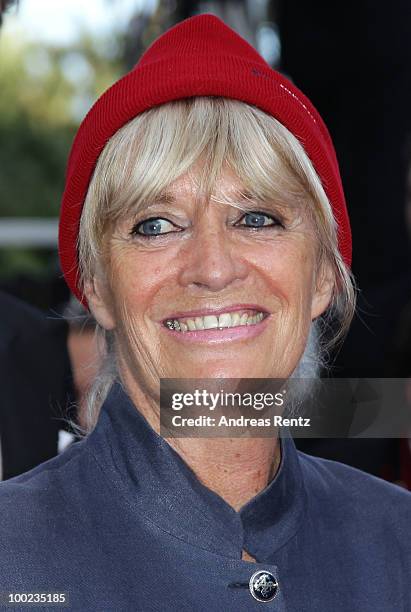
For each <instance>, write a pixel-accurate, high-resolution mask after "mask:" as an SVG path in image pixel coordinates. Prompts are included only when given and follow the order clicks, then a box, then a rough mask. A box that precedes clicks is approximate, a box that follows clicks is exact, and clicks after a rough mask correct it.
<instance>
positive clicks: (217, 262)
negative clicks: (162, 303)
mask: <svg viewBox="0 0 411 612" xmlns="http://www.w3.org/2000/svg"><path fill="white" fill-rule="evenodd" d="M201 225H202V226H201V227H198V228H197V230H196V232H195V234H194V236H193V238H192V240H190V245H189V247H188V248H187V250H186V251H185V253H184V265H183V268H182V271H181V274H180V283H181V284H182V285H184V286H185V287H188V286H190V285H192V286H197V287H201V288H203V289H207V290H209V291H214V292H215V291H221V290H223V289H224V288H226V287H228V286H229V285H230V284H231V283H233V282H234V281H236V280H244V279H245V278H246V277H247V274H248V265H247V262H246V261H245V260H244V258H243V257H241V253H239V250H238V248H236V246H235V244H234V243H233V240H230V237H229V236H228V235H227V232H226V230H225V228H224V227H223V226H220V225H219V226H216V224H214V226H213V227H210V226H209V225H208V226H207V227H204V225H205V224H201Z"/></svg>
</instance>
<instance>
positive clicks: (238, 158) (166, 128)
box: [79, 97, 333, 281]
mask: <svg viewBox="0 0 411 612" xmlns="http://www.w3.org/2000/svg"><path fill="white" fill-rule="evenodd" d="M301 158H305V159H306V161H307V162H308V166H309V165H310V162H309V160H308V158H307V157H306V155H305V153H304V150H303V148H302V146H301V144H300V143H299V142H298V141H297V139H296V138H295V137H294V136H293V135H292V134H291V133H290V132H289V131H288V130H287V129H286V128H285V127H284V126H283V125H282V124H280V123H279V122H278V121H277V120H276V119H274V118H273V117H270V116H268V115H267V114H266V113H264V112H263V111H261V110H259V109H257V108H255V107H252V106H250V105H248V104H245V103H244V102H240V101H238V100H232V99H228V98H221V97H194V98H187V99H183V100H176V101H173V102H169V103H167V104H164V105H161V106H158V107H154V108H151V109H149V110H147V111H145V112H144V113H142V114H140V115H138V116H137V117H135V118H134V119H133V120H131V121H130V122H129V123H127V124H126V125H125V126H123V127H122V128H121V129H120V130H119V131H118V132H117V133H116V134H114V136H113V137H112V138H111V139H110V141H109V142H108V143H107V145H106V146H105V148H104V150H103V151H102V153H101V155H100V157H99V159H98V162H97V164H96V168H95V170H94V174H93V178H92V180H91V182H90V186H89V189H88V193H87V197H86V200H85V204H84V208H83V213H82V218H81V224H80V237H79V258H80V270H81V276H82V280H83V281H84V280H85V279H86V278H90V275H91V274H92V272H93V262H94V261H95V259H96V258H98V257H99V255H101V247H102V238H103V235H104V234H105V233H106V230H107V228H108V227H109V226H110V225H111V224H112V223H115V222H116V221H117V220H118V219H119V218H121V217H123V216H127V215H130V214H134V213H137V212H139V211H140V210H142V209H143V208H144V205H145V204H146V203H148V202H150V201H153V200H155V199H156V198H158V197H159V196H160V195H161V194H162V192H164V191H165V190H166V189H167V187H168V186H169V185H170V184H171V183H172V182H173V181H175V180H176V179H177V178H178V177H180V176H181V175H182V174H184V173H186V172H189V171H190V170H191V169H192V167H193V166H194V165H195V164H198V166H199V168H200V170H199V174H198V175H197V176H196V178H195V179H194V178H193V180H195V181H196V197H197V199H202V200H207V199H210V198H211V199H214V200H217V198H216V197H215V196H213V195H212V194H213V192H214V187H215V183H216V181H217V179H218V177H219V176H220V174H221V172H222V170H223V166H225V165H227V166H228V167H229V168H230V169H231V170H232V171H233V172H234V173H235V174H236V175H237V176H238V177H239V178H240V180H241V186H242V189H241V190H240V194H241V193H243V195H244V198H245V199H247V194H249V193H251V194H252V195H253V197H255V198H257V199H258V200H259V201H262V202H269V203H274V204H275V205H276V207H281V206H286V207H295V206H301V205H303V204H307V203H308V200H312V202H315V199H316V198H315V194H313V189H312V184H311V181H310V180H309V173H310V171H311V172H312V173H313V174H314V175H315V171H314V169H311V168H309V167H307V168H304V167H302V163H301ZM303 165H304V164H303ZM315 176H316V175H315ZM317 180H318V179H317ZM318 182H319V181H318ZM321 189H322V188H321ZM323 198H324V201H325V205H326V206H328V207H329V204H328V200H327V198H326V196H325V194H324V195H323ZM217 201H219V202H221V201H224V202H226V203H228V204H234V205H235V200H233V199H232V198H230V197H227V198H224V199H223V200H221V199H218V200H217ZM328 217H329V219H331V222H333V217H332V212H331V209H330V210H329V214H328Z"/></svg>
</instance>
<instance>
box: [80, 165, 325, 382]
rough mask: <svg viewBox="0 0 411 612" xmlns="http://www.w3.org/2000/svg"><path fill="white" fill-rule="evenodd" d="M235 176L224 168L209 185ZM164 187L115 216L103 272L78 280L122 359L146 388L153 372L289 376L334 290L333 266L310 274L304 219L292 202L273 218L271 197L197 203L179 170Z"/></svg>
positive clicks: (310, 237) (310, 238)
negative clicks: (128, 214) (139, 207)
mask: <svg viewBox="0 0 411 612" xmlns="http://www.w3.org/2000/svg"><path fill="white" fill-rule="evenodd" d="M241 187H242V186H241V184H240V182H239V179H238V178H237V177H236V176H235V175H233V174H232V172H231V171H229V170H228V169H227V170H226V171H225V172H224V174H223V175H222V177H221V179H220V180H219V181H218V183H217V187H216V190H215V193H214V195H215V196H216V197H217V198H224V197H226V196H227V195H228V194H230V195H232V196H234V195H235V194H237V192H238V191H239V190H240V189H241ZM167 193H168V195H167V197H164V198H162V201H156V202H154V203H153V204H151V205H150V206H148V207H146V209H145V210H144V212H143V213H141V214H138V216H137V217H134V218H128V219H124V220H122V221H121V222H119V223H118V225H117V227H116V228H115V229H114V232H113V234H112V236H111V239H110V240H109V243H108V270H109V273H108V275H107V276H108V278H107V282H106V283H105V282H103V281H102V280H101V279H100V278H98V277H97V278H96V279H95V281H94V283H93V284H90V285H88V287H87V288H86V293H87V295H88V299H89V304H90V306H91V309H92V310H93V312H94V314H95V316H96V318H97V320H98V321H99V322H100V323H101V324H102V325H103V326H104V327H106V328H107V329H114V330H115V332H116V339H117V350H118V353H119V357H120V364H121V367H122V368H123V369H125V370H126V372H127V374H128V376H132V377H133V380H134V382H136V383H137V384H139V385H140V387H142V386H144V387H146V388H147V386H148V387H150V388H152V387H153V385H155V384H156V385H157V386H158V379H159V378H160V377H167V378H215V377H219V378H221V377H222V378H285V377H288V376H289V375H290V374H291V373H292V371H293V370H294V369H295V367H296V366H297V364H298V361H299V360H300V357H301V355H302V353H303V351H304V348H305V345H306V341H307V337H308V333H309V328H310V324H311V321H312V319H314V318H315V317H317V316H319V315H320V314H321V313H322V312H323V311H324V310H325V309H326V307H327V306H328V303H329V300H330V296H331V291H332V279H331V278H330V274H328V275H327V274H323V275H321V277H322V278H323V280H322V281H321V282H319V278H318V275H317V269H316V248H315V245H316V241H315V238H314V232H313V227H312V225H310V222H309V221H308V219H307V218H305V217H304V215H303V213H302V212H301V210H297V209H296V210H288V211H286V212H285V213H284V212H283V213H282V217H280V215H279V213H278V210H276V207H275V203H273V204H272V206H267V205H266V204H265V205H262V204H261V203H259V202H258V201H255V202H254V203H250V202H247V201H240V199H238V202H239V203H241V205H242V206H243V207H244V208H245V207H246V208H247V211H248V212H246V213H245V212H244V211H243V210H239V209H237V208H235V207H233V206H230V205H227V204H221V203H217V202H215V201H209V202H203V201H202V202H201V203H199V204H196V203H195V187H194V183H193V182H192V179H191V178H190V176H189V175H188V174H186V175H183V176H181V177H180V178H179V179H178V180H176V181H175V182H174V183H173V184H171V185H170V187H169V189H168V190H167ZM236 201H237V200H236ZM147 219H150V221H147ZM256 228H258V229H256ZM220 327H221V328H222V329H220ZM203 328H204V329H203Z"/></svg>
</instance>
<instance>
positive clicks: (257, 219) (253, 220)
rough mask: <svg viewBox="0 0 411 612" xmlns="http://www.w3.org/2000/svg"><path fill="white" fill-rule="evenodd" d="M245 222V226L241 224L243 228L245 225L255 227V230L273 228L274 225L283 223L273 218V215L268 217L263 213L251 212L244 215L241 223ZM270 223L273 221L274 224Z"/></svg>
mask: <svg viewBox="0 0 411 612" xmlns="http://www.w3.org/2000/svg"><path fill="white" fill-rule="evenodd" d="M243 220H244V221H245V222H246V223H245V224H243V223H242V224H241V225H242V226H243V227H244V225H245V227H254V228H260V227H267V226H268V227H272V226H274V225H281V223H280V222H279V221H278V220H277V219H275V218H274V217H272V216H271V215H268V214H266V213H263V212H249V213H246V214H245V215H243V216H242V217H241V219H240V221H243ZM267 220H268V221H272V223H269V222H268V223H267Z"/></svg>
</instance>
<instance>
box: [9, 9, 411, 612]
mask: <svg viewBox="0 0 411 612" xmlns="http://www.w3.org/2000/svg"><path fill="white" fill-rule="evenodd" d="M60 255H61V261H62V266H63V271H64V274H65V277H66V279H67V281H68V283H69V285H70V287H71V288H72V290H73V292H74V293H75V294H76V295H77V296H78V297H79V298H80V299H81V300H82V301H83V303H85V304H88V306H89V308H90V310H91V312H92V313H93V315H94V316H95V318H96V320H97V322H98V325H99V328H100V329H101V330H103V333H104V334H105V335H106V339H107V347H108V348H107V355H106V358H105V364H104V367H103V369H102V372H101V375H100V377H99V378H98V380H97V381H96V385H95V387H94V390H93V392H92V393H91V395H90V398H89V404H88V412H87V414H88V417H87V430H88V431H89V433H88V435H87V436H86V437H85V439H84V440H83V441H82V442H80V443H78V444H76V445H75V446H74V447H73V448H70V449H69V450H67V451H66V452H65V453H64V454H63V455H62V456H60V457H58V458H56V459H53V460H51V461H49V462H47V463H45V464H43V465H42V466H39V467H38V468H37V469H35V470H33V471H31V472H29V473H27V474H25V475H23V476H21V477H19V478H16V479H13V480H11V481H9V482H8V483H4V484H3V485H2V486H1V487H0V491H1V494H0V500H1V510H2V512H1V516H2V519H1V539H0V542H1V547H2V548H1V550H2V553H1V557H0V558H1V562H0V568H1V575H2V590H3V592H5V591H6V590H7V592H10V593H15V592H21V591H23V590H24V591H25V592H26V593H27V592H35V593H39V592H43V593H47V592H48V593H50V592H52V593H54V594H56V593H57V594H59V593H60V594H63V595H62V597H65V598H68V601H69V605H71V607H72V609H74V610H99V611H100V610H113V611H114V610H115V611H117V610H138V611H144V612H146V611H149V610H161V611H163V610H187V611H196V610H200V611H209V610H221V611H226V610H232V611H235V612H238V611H240V610H247V611H250V610H258V609H260V607H261V606H262V605H265V606H266V607H267V609H272V610H285V609H287V610H296V611H298V612H300V611H305V610H309V611H311V610H312V611H314V610H315V611H319V610H320V611H326V612H330V611H331V610H332V611H334V610H345V611H348V610H349V611H350V612H351V611H353V610H358V611H361V612H364V611H367V610H369V611H371V610H372V611H373V612H374V611H375V610H381V611H382V610H384V611H387V610H393V611H394V610H395V611H397V610H410V609H411V600H410V587H409V577H410V574H409V569H410V568H409V563H410V546H409V537H408V536H409V529H408V522H409V518H410V510H411V502H410V496H409V494H408V493H407V492H405V491H402V490H400V489H399V488H396V487H394V486H393V485H389V484H387V483H384V482H382V481H379V480H378V479H375V478H372V477H370V476H367V475H365V474H363V473H361V472H358V471H356V470H353V469H351V468H348V467H346V466H343V465H340V464H337V463H333V462H328V461H324V460H321V459H317V458H312V457H309V456H306V455H303V454H302V453H298V452H297V451H296V448H295V446H294V443H293V442H292V440H291V439H287V438H284V439H281V441H280V440H278V439H277V437H265V438H254V437H243V438H240V437H239V438H235V437H231V438H228V439H218V438H205V439H204V438H193V437H191V438H184V437H181V438H168V439H167V440H165V439H164V438H163V437H162V436H161V435H159V431H160V425H159V408H158V405H159V386H160V385H159V382H160V379H163V378H174V379H184V378H190V379H216V378H217V379H221V380H223V379H233V378H235V379H249V378H288V377H290V376H295V375H296V372H300V371H301V368H304V367H305V365H306V364H310V363H312V362H313V352H312V343H313V341H314V344H315V338H319V339H320V340H323V338H324V333H325V332H326V331H328V330H329V329H330V326H331V323H332V322H333V324H334V327H333V336H332V337H328V342H330V341H332V340H334V341H335V340H336V339H338V338H339V337H341V336H342V335H343V333H344V331H345V330H346V328H347V326H348V324H349V321H350V318H351V315H352V310H353V302H354V298H353V286H352V281H351V277H350V272H349V265H350V258H351V239H350V228H349V222H348V217H347V212H346V208H345V202H344V195H343V191H342V187H341V181H340V177H339V172H338V165H337V162H336V158H335V153H334V149H333V146H332V143H331V140H330V137H329V135H328V132H327V130H326V128H325V126H324V124H323V122H322V120H321V118H320V117H319V115H318V113H317V112H316V111H315V109H314V108H313V106H312V105H311V103H310V102H309V101H308V100H307V98H305V97H304V96H303V94H301V92H300V91H299V90H298V89H297V88H295V87H294V86H293V85H292V84H291V83H289V82H288V81H287V80H286V79H284V78H283V77H281V76H280V75H278V74H277V73H276V72H274V71H273V70H271V69H270V67H269V66H268V65H267V64H266V63H265V62H264V60H262V58H261V57H260V56H259V55H258V54H257V53H256V52H255V51H254V50H253V49H252V48H251V47H250V46H249V45H248V44H247V43H246V42H245V41H244V40H242V39H241V38H240V37H239V36H238V35H237V34H236V33H235V32H233V31H232V30H231V29H230V28H228V27H227V26H226V25H225V24H224V23H223V22H222V21H220V20H219V19H218V18H216V17H214V16H212V15H200V16H197V17H194V18H191V19H188V20H186V21H184V22H182V23H180V24H178V25H177V26H175V27H174V28H172V29H171V30H169V31H168V32H166V33H165V34H164V35H162V36H161V37H160V38H159V39H158V40H156V41H155V43H154V44H153V45H152V46H151V47H150V49H149V50H148V51H147V52H146V53H145V54H144V56H143V57H142V58H141V59H140V61H139V63H138V64H137V66H136V68H135V69H134V70H133V71H132V72H131V73H130V74H129V75H127V76H126V77H124V78H123V79H121V80H120V81H119V82H118V83H116V84H114V85H113V87H112V88H111V89H110V90H108V91H107V92H106V93H105V94H104V95H103V96H102V98H100V99H99V100H98V101H97V103H96V104H95V106H94V107H93V109H92V110H91V111H90V113H89V114H88V116H87V117H86V118H85V120H84V122H83V124H82V126H81V127H80V129H79V132H78V134H77V137H76V140H75V142H74V144H73V149H72V152H71V155H70V159H69V165H68V172H67V183H66V190H65V193H64V197H63V206H62V212H61V222H60ZM310 338H311V341H310V342H309V339H310ZM313 339H314V340H313ZM323 344H324V343H323ZM307 347H308V348H307ZM317 363H318V359H317ZM55 601H56V600H55Z"/></svg>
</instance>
